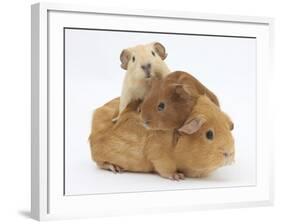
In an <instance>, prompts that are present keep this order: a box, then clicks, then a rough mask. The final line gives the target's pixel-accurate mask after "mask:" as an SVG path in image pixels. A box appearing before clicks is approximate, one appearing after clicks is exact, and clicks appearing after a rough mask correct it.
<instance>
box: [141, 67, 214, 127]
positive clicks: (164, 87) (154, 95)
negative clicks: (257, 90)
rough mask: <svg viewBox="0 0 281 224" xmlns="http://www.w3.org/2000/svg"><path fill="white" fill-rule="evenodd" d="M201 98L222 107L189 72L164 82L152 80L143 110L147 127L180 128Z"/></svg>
mask: <svg viewBox="0 0 281 224" xmlns="http://www.w3.org/2000/svg"><path fill="white" fill-rule="evenodd" d="M200 95H206V96H208V97H209V98H210V99H211V101H213V102H214V103H215V104H216V105H218V106H219V101H218V99H217V97H216V96H215V94H213V93H212V92H211V91H210V90H209V89H207V88H206V87H205V86H204V85H203V84H202V83H200V82H199V81H198V80H197V79H196V78H194V77H193V76H192V75H190V74H188V73H186V72H182V71H176V72H172V73H170V74H169V75H167V76H166V77H165V78H163V79H153V80H151V89H150V91H149V92H148V93H147V95H146V97H145V99H144V101H143V103H142V106H141V117H142V120H143V123H144V125H145V127H147V128H150V129H153V130H171V129H177V128H179V127H180V126H181V125H182V124H183V123H184V121H185V120H186V119H187V117H188V116H189V114H190V112H191V110H192V107H193V106H194V105H195V103H196V100H197V98H198V97H199V96H200Z"/></svg>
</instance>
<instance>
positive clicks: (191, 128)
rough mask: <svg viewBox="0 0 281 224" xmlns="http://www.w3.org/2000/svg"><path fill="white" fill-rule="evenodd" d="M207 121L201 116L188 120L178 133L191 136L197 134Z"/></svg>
mask: <svg viewBox="0 0 281 224" xmlns="http://www.w3.org/2000/svg"><path fill="white" fill-rule="evenodd" d="M206 121H207V120H206V118H205V117H204V116H203V115H201V114H199V115H197V116H196V117H193V118H190V119H188V120H187V121H186V122H185V123H184V124H183V126H182V127H181V128H179V129H178V131H179V132H180V133H184V134H188V135H191V134H193V133H195V132H197V131H198V130H199V129H200V128H201V126H202V125H203V124H204V123H205V122H206Z"/></svg>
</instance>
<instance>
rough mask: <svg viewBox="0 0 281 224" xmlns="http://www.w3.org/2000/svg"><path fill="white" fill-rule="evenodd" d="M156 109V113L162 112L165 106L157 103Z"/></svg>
mask: <svg viewBox="0 0 281 224" xmlns="http://www.w3.org/2000/svg"><path fill="white" fill-rule="evenodd" d="M157 109H158V111H163V110H164V109H165V104H164V103H163V102H161V103H159V105H158V108H157Z"/></svg>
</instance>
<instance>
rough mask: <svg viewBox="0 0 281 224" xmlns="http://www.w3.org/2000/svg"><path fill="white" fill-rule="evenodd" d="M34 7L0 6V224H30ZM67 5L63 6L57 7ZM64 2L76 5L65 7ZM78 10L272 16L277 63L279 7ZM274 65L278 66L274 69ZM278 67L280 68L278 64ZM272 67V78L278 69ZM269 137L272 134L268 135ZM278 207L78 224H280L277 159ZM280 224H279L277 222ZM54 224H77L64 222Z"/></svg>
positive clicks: (144, 5) (110, 2)
mask: <svg viewBox="0 0 281 224" xmlns="http://www.w3.org/2000/svg"><path fill="white" fill-rule="evenodd" d="M33 2H34V1H21V0H18V1H16V0H14V1H12V0H11V1H6V3H3V2H1V3H2V4H1V13H0V15H1V19H0V21H1V22H0V23H1V35H0V49H1V50H0V52H1V53H0V57H1V67H0V69H1V72H0V79H1V80H0V102H1V110H0V114H1V116H0V124H1V128H0V136H1V138H0V142H1V146H0V148H1V152H2V156H1V161H0V168H1V169H0V172H1V175H0V176H1V178H2V180H1V185H0V190H1V191H0V192H1V193H0V196H1V202H0V220H1V223H33V222H34V221H33V220H30V219H29V218H28V217H29V207H30V202H29V198H30V173H29V171H30V25H29V24H30V6H29V5H30V3H33ZM57 2H67V1H57ZM68 2H75V1H74V0H73V1H68ZM79 3H80V4H82V3H85V4H97V5H100V6H108V7H114V6H116V7H122V8H141V9H164V10H185V11H195V12H196V11H197V12H212V13H228V14H241V15H256V16H260V15H263V16H274V17H276V18H277V20H276V27H275V31H276V36H275V39H276V43H275V56H276V59H275V61H276V62H279V61H280V56H281V55H280V52H281V49H280V42H279V41H278V40H280V38H281V28H280V27H281V24H280V19H281V15H280V6H278V1H274V0H267V1H265V0H262V1H245V0H235V1H234V0H230V1H223V0H213V1H203V0H196V1H186V0H182V1H180V0H173V1H170V2H168V1H167V2H164V1H153V2H152V1H149V0H143V1H134V2H132V1H129V0H126V1H125V0H120V1H118V2H117V1H114V0H104V1H97V2H96V3H94V2H93V1H91V0H88V1H86V0H84V1H83V0H81V1H79ZM276 64H277V63H276ZM277 66H278V64H277ZM277 66H275V68H276V71H275V74H280V72H281V71H280V68H279V67H277ZM280 81H281V79H280V75H279V76H277V75H276V77H275V82H274V89H275V93H276V96H277V95H278V94H279V95H280V87H279V86H280ZM280 109H281V108H280V100H278V97H276V108H273V110H272V113H273V114H272V116H274V117H275V118H276V124H278V123H280V114H281V110H280ZM268 131H273V130H268ZM274 131H275V132H274V133H275V135H274V136H275V138H274V139H278V136H277V135H278V133H279V132H280V130H279V127H278V126H277V125H275V130H274ZM275 149H276V150H275V158H280V156H281V154H280V151H279V149H280V143H279V142H277V140H275ZM275 167H276V168H275V170H276V175H275V176H276V182H275V188H276V194H275V195H276V203H275V206H274V207H266V208H248V209H245V208H244V209H230V210H215V211H213V210H212V211H200V212H187V213H174V214H155V215H149V216H137V217H136V216H133V217H118V218H103V219H98V220H82V221H81V220H79V223H93V222H97V223H145V222H148V223H152V222H154V223H156V222H161V223H171V222H173V223H174V222H189V223H212V222H216V223H226V222H227V223H229V224H231V223H235V224H236V223H240V222H243V223H246V222H251V223H254V222H255V223H265V222H268V223H280V209H281V197H280V190H279V189H281V177H280V175H279V171H278V170H280V169H281V165H280V162H279V160H277V159H276V163H275ZM278 220H279V221H278ZM58 223H78V221H75V220H73V221H64V222H58Z"/></svg>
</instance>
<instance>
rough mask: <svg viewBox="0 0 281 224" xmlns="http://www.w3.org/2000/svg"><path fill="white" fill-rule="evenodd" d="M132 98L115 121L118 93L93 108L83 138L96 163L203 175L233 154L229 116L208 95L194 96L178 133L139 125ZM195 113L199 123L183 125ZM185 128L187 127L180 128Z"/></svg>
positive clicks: (170, 175)
mask: <svg viewBox="0 0 281 224" xmlns="http://www.w3.org/2000/svg"><path fill="white" fill-rule="evenodd" d="M138 103H139V102H135V103H131V104H130V105H129V106H128V107H127V109H126V110H125V111H124V112H123V113H122V115H121V117H120V119H119V120H118V122H117V123H116V124H113V123H112V122H111V119H112V117H113V116H114V114H115V113H116V110H117V109H118V98H117V99H114V100H112V101H110V102H109V103H107V104H105V105H104V106H103V107H101V108H99V109H97V110H96V111H95V113H94V116H93V123H92V132H91V135H90V137H89V141H90V146H91V152H92V158H93V160H94V161H96V163H97V165H98V166H99V167H100V168H103V169H110V170H112V167H113V168H114V169H115V168H116V167H117V168H118V169H121V170H125V171H132V172H157V173H159V174H160V175H161V176H163V177H165V178H170V179H176V180H178V179H182V178H184V176H186V177H201V176H206V175H208V174H209V173H210V172H212V171H214V170H215V169H217V168H219V167H221V166H223V165H226V164H228V163H230V162H231V161H232V160H233V159H234V140H233V137H232V135H231V132H230V129H231V121H230V120H229V117H228V116H227V115H226V114H225V113H223V112H222V111H221V110H220V109H219V108H218V107H217V106H216V105H215V104H214V103H212V102H211V101H210V100H209V98H208V97H206V96H200V97H199V98H198V100H197V103H196V105H194V107H193V110H192V111H191V113H190V118H189V119H188V120H186V122H185V123H184V125H183V127H182V129H180V130H181V131H180V133H175V132H174V131H172V130H168V131H153V130H148V129H146V128H144V127H143V125H142V122H141V119H140V116H139V113H138V111H137V107H138ZM195 118H198V119H202V122H198V123H197V124H200V125H197V126H196V125H191V127H188V125H190V124H191V123H192V122H191V121H193V120H194V119H195ZM186 126H187V127H188V128H187V129H186V128H185V127H186ZM186 130H192V131H193V133H192V134H186V133H185V131H186ZM208 130H212V131H213V132H214V139H213V140H208V139H207V138H206V132H207V131H208ZM175 136H176V137H177V138H178V140H177V142H176V143H175V141H174V139H175ZM226 153H227V154H228V156H227V157H226V156H225V154H226Z"/></svg>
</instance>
